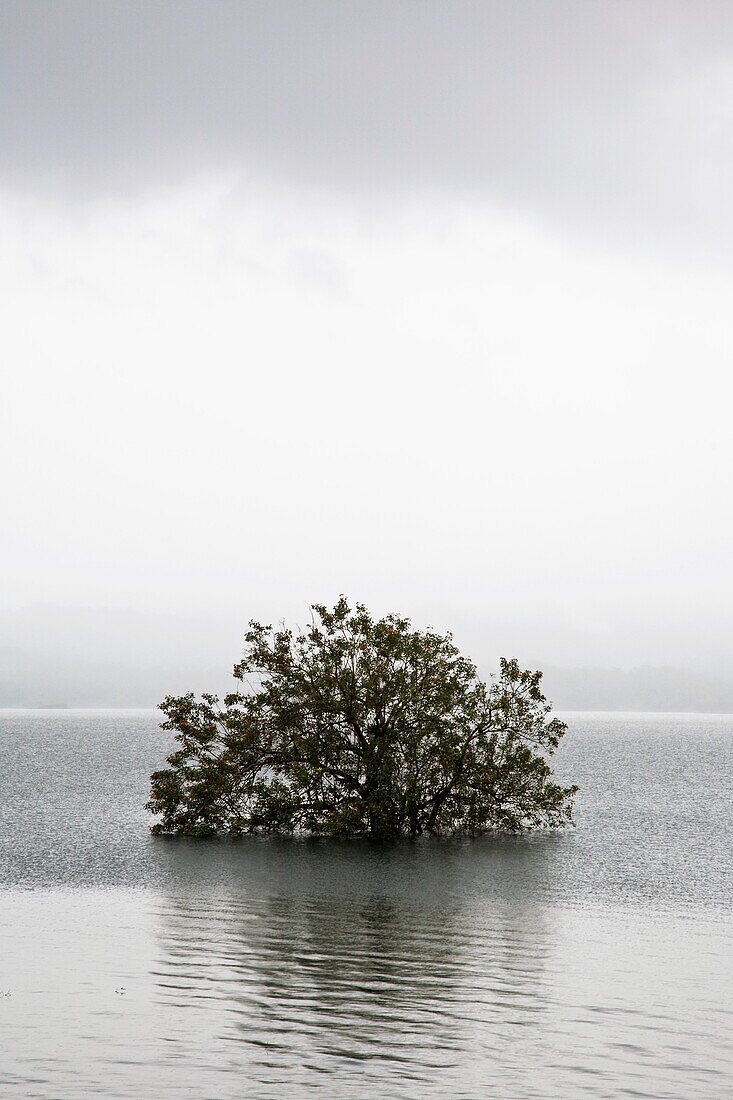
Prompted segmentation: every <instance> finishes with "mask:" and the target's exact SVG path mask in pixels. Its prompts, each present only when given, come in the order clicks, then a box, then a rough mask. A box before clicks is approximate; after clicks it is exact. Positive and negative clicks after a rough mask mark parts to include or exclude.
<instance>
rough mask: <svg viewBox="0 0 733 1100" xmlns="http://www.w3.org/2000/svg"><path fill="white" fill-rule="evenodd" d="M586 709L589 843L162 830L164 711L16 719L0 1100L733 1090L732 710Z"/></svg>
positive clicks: (7, 779) (9, 797) (3, 819)
mask: <svg viewBox="0 0 733 1100" xmlns="http://www.w3.org/2000/svg"><path fill="white" fill-rule="evenodd" d="M568 717H569V720H570V726H571V731H570V733H569V734H568V736H567V738H566V740H565V743H564V744H563V746H562V748H561V750H560V754H559V757H558V770H559V771H560V772H561V774H562V776H563V778H566V779H568V780H573V781H574V782H577V783H579V784H580V785H581V788H582V790H581V795H580V796H579V799H578V802H577V815H576V816H577V821H578V827H577V829H576V830H575V831H573V832H570V833H566V834H551V835H538V836H531V837H499V838H485V839H482V840H479V841H473V842H437V843H436V842H428V841H426V842H418V843H409V842H405V843H400V844H394V845H389V846H385V845H381V846H380V845H374V844H368V843H364V842H351V843H333V842H325V841H271V840H269V841H268V840H243V841H240V842H234V843H226V842H216V841H213V842H212V841H197V842H193V841H189V842H186V841H173V840H165V839H153V838H151V837H150V836H149V835H148V834H147V822H146V820H145V814H144V811H143V810H142V803H143V802H144V801H145V798H146V792H147V779H148V775H149V773H150V771H151V770H152V768H153V767H155V766H157V764H158V763H159V761H160V758H161V756H162V754H163V752H164V750H165V746H166V741H165V737H166V735H164V734H162V733H160V732H159V731H157V729H156V716H155V714H153V713H150V712H130V711H128V712H120V711H118V712H112V711H107V712H104V711H96V712H91V711H67V712H63V711H62V712H38V711H36V712H21V711H5V712H0V994H2V993H5V992H9V993H10V994H11V995H10V996H0V1089H1V1090H2V1092H1V1094H2V1095H3V1096H5V1095H7V1096H8V1097H11V1098H12V1097H16V1096H17V1097H19V1098H20V1097H23V1098H25V1097H28V1098H31V1097H39V1098H40V1097H43V1098H45V1100H66V1098H69V1100H76V1098H77V1097H105V1098H107V1097H109V1098H121V1100H122V1098H133V1100H147V1098H150V1100H159V1098H160V1100H167V1098H174V1097H199V1098H209V1100H229V1098H230V1097H231V1098H234V1097H237V1098H239V1097H250V1096H251V1097H255V1098H260V1097H262V1098H266V1097H280V1096H282V1097H291V1096H308V1095H310V1094H311V1093H313V1092H314V1091H316V1092H318V1093H320V1095H322V1096H325V1097H331V1096H332V1097H342V1096H343V1097H372V1096H374V1097H380V1098H381V1097H423V1096H426V1097H427V1096H431V1097H433V1096H434V1097H446V1096H447V1097H483V1096H491V1097H497V1098H502V1100H503V1098H506V1100H522V1098H524V1097H542V1098H554V1097H559V1098H561V1097H575V1096H579V1097H585V1096H588V1097H609V1098H610V1097H621V1096H637V1097H653V1098H655V1100H662V1098H669V1100H672V1098H680V1100H688V1098H689V1100H693V1098H696V1097H710V1098H716V1100H717V1098H722V1097H726V1096H728V1095H731V1094H733V1038H732V1036H733V998H732V997H731V990H732V982H731V978H732V977H733V963H732V960H733V950H732V948H733V937H732V936H731V925H730V913H731V902H732V901H733V886H732V883H731V873H730V872H731V819H732V817H733V815H732V814H731V804H730V798H731V790H732V789H733V785H732V780H733V751H732V750H733V717H730V716H710V715H706V716H699V715H697V716H693V715H654V716H650V715H613V716H609V715H572V716H568ZM121 987H124V992H119V993H118V992H116V990H118V989H120V988H121Z"/></svg>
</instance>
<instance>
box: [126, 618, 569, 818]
mask: <svg viewBox="0 0 733 1100" xmlns="http://www.w3.org/2000/svg"><path fill="white" fill-rule="evenodd" d="M312 610H313V618H312V622H311V625H310V627H309V628H308V629H306V630H304V631H301V632H297V633H294V632H293V631H291V630H287V629H284V628H283V629H281V630H273V629H272V628H271V627H269V626H262V625H261V624H259V623H256V622H252V623H250V629H249V631H248V633H247V634H246V636H245V652H244V658H243V660H242V661H241V662H240V663H239V664H238V665H237V666H236V667H235V669H234V675H235V677H236V678H237V679H238V680H240V681H241V683H242V688H241V689H240V690H239V691H238V692H236V693H234V694H232V695H228V696H226V697H225V698H224V700H223V702H221V703H220V701H219V700H218V698H217V697H216V696H214V695H203V696H202V697H201V699H200V700H197V699H196V698H195V697H194V696H193V695H192V694H188V695H183V696H180V697H178V698H174V697H172V696H169V697H168V698H166V699H165V700H164V702H163V703H162V704H161V709H162V710H163V712H164V714H165V715H166V721H165V722H164V723H163V729H167V730H172V731H175V738H176V741H177V742H178V745H179V747H178V748H177V749H176V750H175V751H174V752H173V753H171V755H170V756H169V757H168V764H169V765H170V766H169V767H168V768H164V769H162V770H161V771H157V772H154V773H153V776H152V789H151V798H150V801H149V802H148V804H147V808H148V809H149V810H150V812H151V813H153V814H155V815H157V816H158V817H159V818H160V820H159V821H158V822H157V823H156V824H155V825H153V827H152V831H153V832H154V833H178V834H181V835H187V836H202V835H214V834H218V833H222V834H223V833H230V834H235V835H237V834H241V833H258V832H262V833H293V832H305V833H310V834H315V835H331V836H372V837H381V838H389V837H398V836H419V835H421V834H433V835H448V834H467V835H477V834H480V833H484V832H486V831H488V830H491V829H509V830H515V831H518V830H522V829H528V828H536V827H539V826H553V827H558V826H562V825H565V824H567V823H571V822H572V799H573V795H574V794H575V791H576V788H575V787H563V786H560V785H559V784H557V783H555V782H554V781H553V779H552V772H551V769H550V766H549V763H548V759H547V758H548V757H549V756H550V755H551V754H552V752H553V751H554V750H555V749H556V748H557V745H558V743H559V741H560V739H561V737H562V736H563V734H564V733H565V728H566V727H565V725H564V723H563V722H560V721H559V720H558V719H550V718H549V711H550V707H549V704H548V703H547V702H546V700H545V697H544V695H543V694H542V691H541V690H540V680H541V673H539V672H527V671H522V670H521V669H520V668H519V666H518V664H517V661H516V660H504V659H502V661H501V667H500V672H499V675H498V677H496V678H495V679H494V680H492V682H491V683H490V684H489V685H487V684H484V683H483V682H482V681H481V680H480V679H479V677H478V674H477V671H476V668H475V666H474V665H473V664H472V662H471V661H469V660H467V659H466V658H465V657H462V656H461V655H460V653H459V652H458V650H457V649H456V647H455V645H454V644H453V640H452V637H451V636H450V635H446V636H441V635H439V634H436V633H434V632H433V631H430V630H428V631H418V630H414V629H413V628H412V626H411V623H410V620H409V619H406V618H400V617H398V616H396V615H388V616H386V617H385V618H383V619H379V620H374V619H373V618H372V617H371V615H370V614H369V613H368V611H367V610H366V608H365V607H364V606H363V605H361V604H357V605H356V607H355V608H354V609H352V608H351V607H349V605H348V603H347V601H346V599H345V598H344V597H342V598H341V599H340V600H339V601H338V603H337V604H336V606H335V607H334V608H333V610H330V609H328V608H326V607H325V606H323V605H322V604H315V605H314V606H313V609H312Z"/></svg>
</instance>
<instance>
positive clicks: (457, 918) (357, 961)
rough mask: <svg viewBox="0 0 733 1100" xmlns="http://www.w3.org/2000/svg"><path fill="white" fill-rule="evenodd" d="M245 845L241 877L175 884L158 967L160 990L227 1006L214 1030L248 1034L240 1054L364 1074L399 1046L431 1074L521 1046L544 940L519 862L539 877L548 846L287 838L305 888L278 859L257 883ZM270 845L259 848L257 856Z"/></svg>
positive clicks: (274, 1063)
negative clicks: (184, 889)
mask: <svg viewBox="0 0 733 1100" xmlns="http://www.w3.org/2000/svg"><path fill="white" fill-rule="evenodd" d="M235 851H236V856H235V862H236V863H237V866H238V871H239V874H238V875H237V878H239V879H240V881H242V883H243V886H242V889H240V890H236V889H231V888H230V889H229V890H226V891H222V890H220V889H219V890H216V891H215V892H213V893H208V892H207V893H206V894H202V893H201V892H199V891H198V890H197V891H196V893H195V894H194V893H191V894H189V895H187V896H186V895H183V896H182V895H177V896H175V897H171V898H170V899H169V900H167V902H166V904H165V906H164V907H163V910H162V912H161V925H160V938H161V948H162V959H161V966H160V970H159V974H158V979H159V987H160V991H161V994H162V995H163V996H164V997H165V998H166V999H168V998H170V997H174V998H176V999H178V1000H179V1002H180V1003H184V1002H185V1001H187V1000H189V1001H190V1002H191V1003H192V1004H195V1003H197V1002H200V1001H201V1000H202V999H203V1000H207V999H209V1003H210V1007H213V1005H212V1003H211V1002H212V999H213V1002H215V1003H216V1006H217V1009H221V1008H222V1007H223V1008H224V1016H223V1017H222V1019H221V1021H220V1031H219V1034H220V1035H221V1034H222V1032H226V1035H227V1037H228V1038H236V1039H237V1040H238V1041H239V1043H240V1044H243V1046H242V1048H241V1050H240V1051H239V1058H240V1060H241V1062H242V1063H248V1064H250V1065H252V1064H256V1065H257V1066H259V1068H260V1070H261V1071H262V1070H267V1069H268V1068H269V1071H272V1072H273V1073H274V1072H277V1073H280V1074H281V1073H282V1072H283V1071H285V1072H287V1069H288V1067H291V1068H293V1069H295V1067H297V1066H298V1065H301V1066H303V1067H305V1069H306V1070H308V1071H311V1072H312V1071H321V1072H331V1073H332V1072H338V1071H339V1069H340V1068H341V1069H343V1068H344V1067H346V1066H348V1065H349V1064H350V1065H351V1066H352V1068H353V1064H354V1059H356V1060H359V1061H360V1063H361V1068H360V1073H361V1075H362V1076H363V1075H364V1074H366V1075H367V1076H368V1075H370V1073H371V1072H372V1070H371V1069H370V1065H368V1064H367V1063H370V1064H372V1063H373V1072H374V1073H375V1074H376V1073H377V1072H379V1071H380V1070H379V1067H380V1066H381V1072H384V1067H385V1064H386V1063H388V1062H389V1063H390V1064H391V1066H392V1071H393V1072H394V1073H396V1074H399V1075H402V1076H407V1077H411V1078H419V1079H421V1080H424V1079H425V1078H426V1076H429V1074H430V1073H431V1072H432V1073H435V1072H436V1071H438V1072H439V1071H440V1070H441V1069H442V1070H444V1071H445V1072H450V1069H451V1067H455V1068H456V1069H457V1068H458V1067H461V1066H462V1067H463V1070H464V1071H465V1068H466V1062H467V1060H469V1061H470V1060H475V1059H476V1058H479V1059H480V1060H488V1062H494V1060H495V1059H497V1058H498V1060H499V1061H500V1062H505V1061H506V1060H507V1059H508V1058H511V1057H514V1056H515V1054H516V1055H518V1054H519V1048H520V1047H521V1045H522V1044H523V1043H524V1044H525V1048H524V1049H525V1050H526V1042H527V1041H531V1032H532V1025H533V1024H534V1023H535V1022H537V1021H538V1015H542V1013H543V1010H544V1008H545V1006H546V997H547V993H546V989H545V969H546V957H547V952H548V949H549V946H550V944H549V943H548V935H549V932H548V922H547V919H546V916H545V913H544V911H543V910H542V908H541V907H538V906H537V904H536V903H528V901H529V899H528V898H527V897H526V894H525V896H522V894H521V892H520V893H519V894H518V893H517V891H516V889H515V886H516V882H517V880H516V872H517V869H518V867H521V866H522V865H524V869H525V872H526V873H527V874H529V876H530V878H532V874H533V873H534V872H536V871H537V869H538V868H537V867H536V866H534V872H533V864H536V863H537V861H538V860H539V862H540V863H542V862H543V859H544V857H543V854H542V853H543V849H542V847H541V846H534V847H532V846H530V847H527V846H513V848H512V846H511V845H510V847H509V848H506V847H504V848H503V849H502V848H501V847H499V848H497V847H496V846H494V847H493V848H492V847H491V845H489V844H483V845H480V846H479V845H475V844H467V845H460V844H456V845H445V846H443V845H440V846H432V845H422V846H420V845H417V846H415V845H399V844H398V845H395V846H391V847H376V846H359V845H353V846H336V845H335V846H331V845H328V844H321V845H320V846H319V847H318V849H317V850H315V851H314V849H313V848H311V849H304V848H303V847H298V846H297V845H291V846H290V848H289V849H288V848H287V847H286V848H285V849H284V852H285V854H286V855H287V856H288V857H290V856H291V854H292V858H294V859H295V860H296V863H297V864H298V868H297V869H298V872H299V877H297V878H296V879H295V882H296V888H294V889H293V891H292V892H290V893H287V892H285V890H284V889H283V887H284V886H285V877H286V876H285V875H284V874H283V868H282V866H280V867H279V868H278V870H276V871H274V872H273V876H272V878H273V881H272V882H271V886H272V888H273V890H274V891H276V892H273V893H272V894H270V895H269V896H268V895H266V894H265V895H264V896H263V893H262V892H261V886H262V883H261V882H257V883H256V885H257V887H258V889H257V891H256V893H255V892H254V890H253V892H252V893H251V894H250V892H249V890H248V886H251V881H250V882H249V883H248V879H247V876H246V875H243V874H241V872H242V871H243V870H244V868H243V867H242V865H241V861H242V859H244V861H245V862H247V854H248V853H247V849H246V848H245V849H244V853H245V854H244V855H243V854H242V851H241V850H236V849H232V854H234V852H235ZM276 851H277V852H279V851H281V849H280V848H279V847H278V848H277V849H264V852H265V854H267V853H268V852H269V856H270V858H271V859H272V858H273V857H274V856H275V854H276ZM544 851H546V849H544ZM262 853H263V849H262V848H259V849H257V848H251V849H250V854H252V858H253V860H254V864H257V862H258V860H259V858H260V857H261V855H262ZM313 854H315V856H316V857H317V861H318V867H317V872H318V873H317V875H316V877H315V879H312V880H310V881H308V880H309V874H308V871H307V865H308V863H309V860H310V858H311V856H312V855H313ZM345 857H347V858H345ZM303 861H304V863H305V865H306V870H305V871H304V863H303ZM275 862H277V861H275ZM286 862H287V859H286ZM510 865H511V867H512V874H511V875H510V876H509V877H508V878H507V877H506V873H505V872H506V871H507V870H508V868H509V867H510ZM252 870H253V875H252V878H254V879H255V880H258V879H259V874H258V869H257V867H255V866H253V867H252ZM315 870H316V868H315V865H314V874H315ZM308 885H309V886H310V887H311V889H304V887H306V886H308ZM380 885H381V889H379V886H380ZM339 887H340V888H339ZM232 1025H234V1026H232ZM518 1025H521V1026H518ZM528 1029H529V1030H528ZM504 1040H507V1041H508V1040H511V1044H513V1047H512V1050H513V1051H514V1052H515V1053H512V1051H510V1049H509V1047H508V1045H507V1043H506V1042H504ZM230 1055H231V1050H230ZM488 1068H489V1067H488V1066H487V1065H486V1064H484V1071H486V1070H487V1069H488ZM505 1068H506V1067H505Z"/></svg>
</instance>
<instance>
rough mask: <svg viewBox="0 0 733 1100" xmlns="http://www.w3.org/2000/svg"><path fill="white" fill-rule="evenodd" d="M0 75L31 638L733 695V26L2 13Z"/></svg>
mask: <svg viewBox="0 0 733 1100" xmlns="http://www.w3.org/2000/svg"><path fill="white" fill-rule="evenodd" d="M0 79H1V81H2V85H1V92H0V300H1V301H2V324H1V325H0V362H1V363H2V374H3V384H2V401H1V402H0V451H1V453H2V479H1V484H0V494H1V495H0V505H1V507H2V519H3V522H2V526H1V528H0V555H1V557H0V585H1V586H2V590H1V591H0V611H4V613H5V617H4V618H3V619H2V623H5V624H7V623H11V624H12V623H15V624H16V626H17V624H18V622H20V619H19V615H20V617H21V618H22V614H23V613H24V612H23V609H26V608H29V607H31V606H33V605H43V606H55V607H56V608H59V607H61V608H77V609H78V608H86V609H101V610H102V611H104V609H111V610H112V611H116V612H117V613H119V614H124V615H125V616H127V619H126V620H125V621H126V623H127V624H128V625H127V626H126V627H125V630H126V631H127V633H126V634H125V637H126V638H128V639H129V649H130V653H131V654H132V655H133V656H134V651H135V644H136V643H135V629H137V630H138V636H139V644H140V652H145V645H146V631H147V628H146V627H145V626H144V623H146V622H149V621H150V617H155V616H171V615H174V616H186V617H187V621H189V622H190V621H201V622H202V623H203V622H204V621H206V623H208V626H207V627H206V629H207V630H211V631H212V635H213V634H216V631H217V629H218V628H217V627H216V625H215V624H216V623H217V622H219V623H223V622H225V621H226V623H227V624H228V626H227V631H229V630H231V625H232V624H233V623H234V624H236V629H237V630H239V624H240V623H241V626H242V629H243V628H244V623H245V621H246V620H247V619H248V618H249V617H250V616H252V615H257V616H259V617H263V618H265V619H266V620H268V621H270V620H272V619H278V618H280V617H282V616H286V617H288V618H290V617H294V618H298V617H300V618H301V619H302V618H304V617H305V609H306V607H307V605H308V603H309V602H311V601H312V600H314V599H326V600H328V599H331V598H335V597H336V596H337V595H338V593H339V592H346V593H348V594H350V595H351V596H352V597H354V598H359V599H363V600H365V601H366V602H367V603H369V604H370V605H371V606H372V607H373V608H374V609H375V610H376V611H384V610H389V609H396V610H400V611H403V612H406V613H408V614H409V613H412V614H413V616H414V617H415V618H416V620H417V621H418V622H420V623H421V624H424V623H425V622H427V621H430V622H432V623H434V624H435V625H437V626H440V627H448V626H453V627H454V628H455V630H456V634H457V636H458V639H459V640H460V641H462V642H464V644H465V645H466V646H467V648H468V649H469V651H471V652H473V653H474V655H475V656H477V657H478V658H479V659H482V660H488V659H493V658H494V657H495V656H496V655H498V653H500V652H511V653H516V654H517V655H518V656H519V657H520V658H522V659H527V660H542V661H546V662H548V663H551V664H580V665H582V664H584V663H593V664H596V665H597V664H616V665H627V666H630V665H634V664H670V663H672V664H674V663H678V664H680V665H686V666H690V667H693V666H694V667H700V666H703V665H705V666H711V667H713V668H714V669H715V671H716V672H718V673H728V672H731V674H733V661H731V655H730V639H731V626H732V625H733V590H732V587H733V586H732V584H731V565H730V562H731V558H732V556H733V504H732V497H731V473H730V471H731V460H732V458H733V454H732V452H733V442H732V441H731V435H732V433H731V429H730V419H731V411H730V410H731V396H732V394H731V391H732V390H733V385H732V384H731V381H730V373H731V366H732V364H733V356H732V354H731V353H732V351H733V338H732V336H731V313H732V308H731V305H732V302H731V274H732V271H731V267H732V264H731V248H732V247H733V218H732V217H731V204H732V203H733V172H732V169H733V9H732V8H731V5H730V3H728V2H723V3H704V2H702V3H691V2H684V3H677V2H675V0H665V2H663V3H655V2H649V0H645V2H639V0H633V2H631V3H625V2H623V0H605V2H603V3H594V2H593V0H576V2H570V3H565V2H561V0H557V2H552V3H551V2H549V0H537V2H532V0H524V2H521V0H519V2H518V0H504V2H502V3H492V2H490V0H483V2H481V3H467V2H461V0H450V2H448V0H443V2H441V3H432V2H430V0H415V2H410V0H391V2H390V3H386V4H383V3H379V2H377V0H365V2H364V3H351V2H348V0H338V2H334V3H320V2H303V0H298V2H293V3H281V2H273V0H267V2H265V3H253V2H249V3H247V2H237V3H228V2H222V0H209V2H205V3H204V2H202V3H191V2H186V0H177V2H175V3H167V2H159V0H143V2H140V3H133V2H129V3H126V2H115V0H112V2H108V3H99V2H97V0H93V2H90V3H80V2H73V3H62V2H50V3H38V2H34V0H23V2H19V3H16V2H13V0H3V3H2V5H1V6H0ZM35 614H36V613H35V612H34V615H35ZM138 615H139V616H142V617H141V618H139V619H137V618H135V616H138ZM130 616H133V617H132V618H130ZM146 617H147V618H146ZM197 617H198V619H197ZM37 621H39V620H38V619H37V618H34V619H33V622H37ZM130 622H133V623H135V622H137V623H138V624H139V625H138V627H137V628H135V629H133V628H130V627H129V623H130ZM222 630H223V628H222ZM222 636H223V635H222ZM227 640H229V634H227ZM0 641H2V642H4V644H6V645H7V644H10V643H11V642H12V637H10V638H9V637H3V638H0ZM24 644H25V643H24ZM29 644H30V643H29ZM95 645H97V646H98V648H99V651H100V653H103V651H104V648H105V637H104V633H103V632H101V633H100V632H99V631H97V633H96V634H95ZM211 646H212V651H216V652H218V651H219V648H220V646H221V636H217V637H213V636H212V640H211ZM236 656H237V653H236V652H234V653H232V654H231V659H232V660H234V659H235V658H236Z"/></svg>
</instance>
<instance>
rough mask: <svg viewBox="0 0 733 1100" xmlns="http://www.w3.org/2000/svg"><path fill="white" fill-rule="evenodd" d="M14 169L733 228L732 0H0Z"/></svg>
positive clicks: (38, 182) (698, 228)
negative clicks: (447, 197)
mask: <svg viewBox="0 0 733 1100" xmlns="http://www.w3.org/2000/svg"><path fill="white" fill-rule="evenodd" d="M0 67H1V69H2V73H3V92H2V97H1V99H0V178H4V180H5V182H6V184H7V183H13V182H15V183H22V184H23V186H25V187H29V186H34V187H35V186H43V187H49V186H50V187H53V188H54V189H55V191H56V192H62V193H63V192H71V193H74V194H76V193H81V194H83V195H89V194H96V193H98V192H99V191H104V192H108V191H109V190H119V189H129V188H133V189H135V188H140V187H144V186H146V185H148V184H150V183H155V182H160V181H172V180H175V179H178V178H180V177H181V176H185V175H190V174H193V173H198V172H201V171H206V170H209V169H214V170H234V171H237V172H241V173H243V174H244V175H245V176H252V175H256V176H258V177H263V178H267V179H272V180H275V181H285V182H286V183H287V184H288V185H292V186H295V187H299V188H317V189H324V188H326V189H334V188H336V189H346V190H357V191H362V190H366V191H369V192H370V193H377V194H378V193H379V192H380V191H384V190H386V191H388V192H389V193H394V192H395V191H402V192H407V193H410V194H414V193H415V192H416V191H419V190H421V189H426V190H430V191H435V190H438V191H440V190H448V191H449V192H451V193H455V192H458V193H469V194H476V193H478V194H480V195H484V196H487V197H488V198H490V199H494V200H497V199H498V200H502V201H505V202H511V203H512V204H516V205H518V206H520V207H523V208H527V207H529V208H532V209H537V210H538V211H539V212H540V213H542V214H548V215H551V216H553V217H556V218H560V219H562V220H565V221H567V220H568V219H570V220H573V221H574V222H576V223H577V224H579V225H582V224H585V225H593V226H594V232H596V233H598V232H601V233H605V235H606V236H607V237H611V236H612V235H613V234H614V233H615V232H618V231H619V230H622V231H623V232H624V233H628V232H629V231H631V232H633V233H634V235H635V236H637V237H639V236H641V237H642V238H643V237H644V236H648V237H649V238H651V239H656V240H657V241H659V240H660V239H661V238H662V237H668V236H669V235H670V234H671V235H672V236H673V237H675V238H677V237H679V239H680V241H686V242H687V243H688V245H689V244H690V243H691V244H692V245H693V246H694V247H695V248H697V247H705V248H709V249H713V250H714V251H716V252H718V251H719V248H720V245H721V243H722V246H723V247H725V246H726V245H727V244H728V243H729V242H730V229H731V221H730V197H729V196H730V194H731V183H732V182H733V181H732V180H731V165H732V164H733V152H732V149H731V133H732V130H731V125H730V123H731V121H732V120H731V110H732V108H731V103H733V16H732V15H731V10H730V6H729V5H728V4H727V3H717V2H715V3H707V4H705V3H702V4H694V5H693V4H688V3H681V2H675V0H664V2H649V3H644V4H639V3H630V2H628V3H627V2H619V3H610V2H608V0H604V2H602V3H597V2H594V0H572V2H555V3H552V4H550V3H545V2H544V0H534V2H533V0H525V2H522V3H510V2H502V3H495V2H490V0H486V2H483V3H474V2H465V0H453V2H450V3H448V2H440V3H435V2H431V0H419V2H413V0H402V2H400V3H395V2H390V3H382V2H379V0H366V2H358V3H355V2H349V0H339V2H329V3H323V2H311V3H301V2H287V3H284V2H274V0H268V2H266V3H259V2H254V3H253V2H250V3H239V2H236V3H230V2H228V0H217V2H216V3H206V2H191V0H175V2H173V3H169V2H165V0H144V2H142V3H137V2H125V3H120V2H111V3H105V4H100V3H97V2H96V0H91V2H79V0H77V2H73V3H63V2H56V3H51V4H40V3H28V2H27V0H24V2H14V0H5V3H4V4H3V6H2V9H1V10H0Z"/></svg>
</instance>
